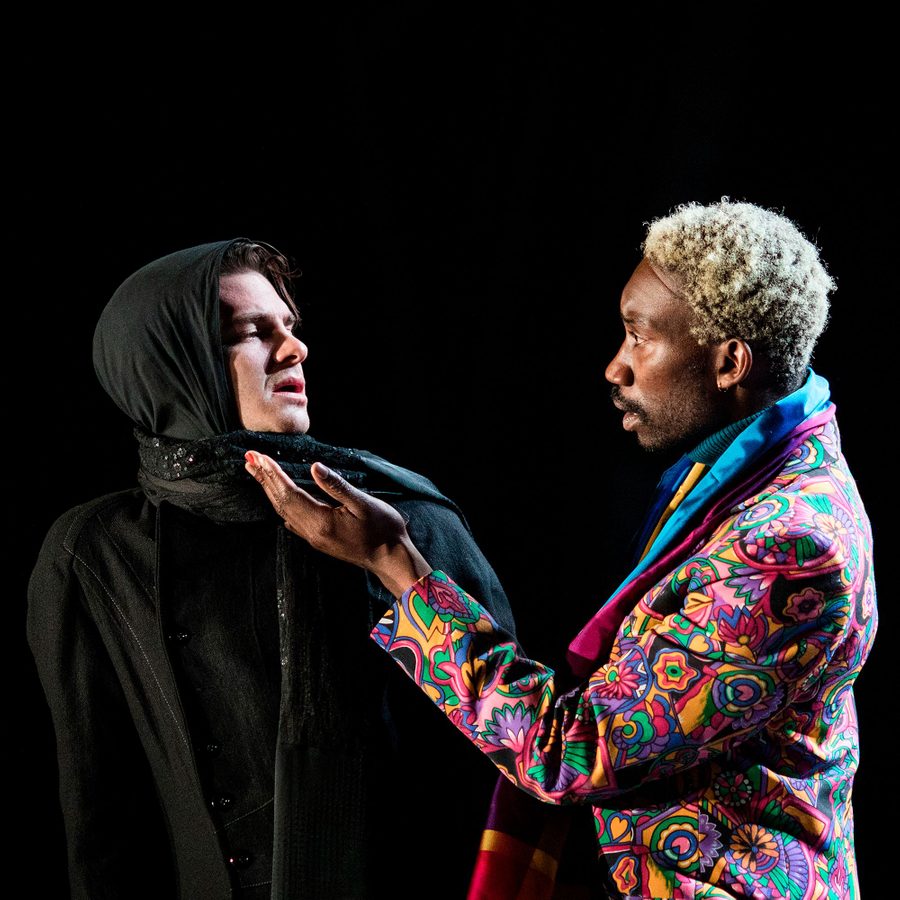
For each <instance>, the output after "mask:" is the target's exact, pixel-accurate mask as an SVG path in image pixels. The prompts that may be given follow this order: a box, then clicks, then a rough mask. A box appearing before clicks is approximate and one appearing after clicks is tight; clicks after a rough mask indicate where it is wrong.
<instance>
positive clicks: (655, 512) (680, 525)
mask: <svg viewBox="0 0 900 900" xmlns="http://www.w3.org/2000/svg"><path fill="white" fill-rule="evenodd" d="M830 402H831V391H830V388H829V385H828V382H827V381H826V380H825V379H824V378H822V377H821V376H820V375H817V374H816V373H815V372H814V371H813V370H812V369H810V370H809V375H808V377H807V379H806V382H805V383H804V384H803V386H802V387H801V388H799V389H798V390H796V391H794V392H793V393H791V394H788V395H787V396H785V397H782V398H781V399H780V400H779V401H778V402H776V403H774V404H773V405H772V406H770V407H769V408H768V409H766V410H763V412H762V413H761V414H760V415H758V416H757V417H756V418H755V419H753V421H752V422H750V424H749V425H748V426H747V427H746V428H745V429H744V430H743V431H741V432H740V434H738V435H737V436H736V437H735V439H734V440H733V441H732V442H731V444H730V445H729V446H728V447H727V448H726V449H725V451H724V452H723V453H722V455H721V456H719V458H718V459H717V460H716V462H715V463H714V464H713V466H712V468H710V470H709V471H708V472H706V473H705V474H704V476H703V478H701V479H700V481H699V482H698V484H697V486H696V487H695V488H694V489H693V490H692V491H691V492H690V493H689V494H688V495H687V497H685V499H684V500H683V501H682V502H681V504H680V505H679V506H678V507H676V509H675V511H674V513H672V516H671V517H670V518H669V520H668V522H666V524H665V526H664V527H663V529H662V530H661V531H660V533H659V534H658V535H657V537H656V540H655V541H654V542H653V545H652V546H651V547H650V549H649V550H648V552H647V554H646V556H644V558H643V559H642V560H640V561H639V562H638V563H637V564H636V565H635V567H634V568H633V569H632V570H631V572H629V573H628V575H627V577H626V578H625V579H624V580H623V581H622V583H621V584H620V585H619V587H617V588H616V590H615V591H614V592H613V594H612V595H611V596H615V594H617V593H618V592H619V591H620V590H621V589H622V588H623V587H624V586H625V585H626V584H628V583H629V582H632V581H633V580H634V579H635V578H636V577H637V576H638V575H639V574H640V573H641V572H643V571H644V570H645V569H647V568H648V567H649V566H651V565H652V564H653V563H654V562H655V561H656V560H657V559H659V557H660V556H662V555H663V553H665V551H666V550H667V549H668V548H669V547H670V546H671V545H672V543H673V542H674V541H675V540H677V539H678V537H679V536H680V535H681V534H682V533H683V532H684V529H685V527H686V526H687V525H688V523H690V522H692V521H694V518H695V516H696V515H697V514H698V513H700V514H702V511H703V510H704V509H707V508H708V507H709V506H710V504H711V503H712V502H713V501H714V500H715V498H716V497H717V496H719V495H720V494H721V493H722V492H723V491H724V489H725V488H727V487H730V486H731V485H732V484H734V483H735V481H736V480H737V479H738V478H739V477H741V476H742V475H743V474H744V473H745V472H746V471H747V470H748V469H749V468H750V466H752V465H753V463H754V462H755V461H756V460H757V459H759V457H760V456H761V455H762V454H763V453H764V452H765V451H767V450H769V449H770V448H771V447H773V446H775V445H776V444H778V443H780V442H781V441H783V440H784V439H785V438H786V437H787V436H788V435H789V434H790V433H791V432H792V431H793V430H794V429H795V428H796V427H797V426H798V425H799V424H800V423H801V422H803V421H804V420H806V419H808V418H809V417H810V416H812V415H815V414H817V413H820V412H822V411H824V410H825V409H826V407H827V406H828V404H829V403H830ZM693 465H694V460H692V459H690V457H689V456H688V455H687V454H685V455H684V456H682V457H681V459H679V460H678V462H676V463H675V464H674V465H672V466H670V467H669V468H668V469H666V471H665V472H664V473H663V474H662V477H661V478H660V480H659V484H658V485H657V489H656V495H655V500H654V502H653V504H652V506H651V508H650V511H649V512H648V514H647V518H646V520H645V522H644V525H643V526H642V532H641V539H640V540H639V541H638V545H637V549H638V552H641V551H642V550H643V548H644V546H645V544H646V540H647V538H648V537H649V535H650V533H651V532H652V530H653V528H654V527H655V525H656V523H657V522H658V521H659V517H660V515H661V514H662V511H663V509H664V508H665V507H666V505H667V504H668V502H669V500H670V499H671V497H672V494H673V493H674V492H675V490H676V488H677V487H678V485H679V484H681V482H682V481H683V480H684V477H685V476H686V475H687V473H688V471H690V469H691V467H692V466H693Z"/></svg>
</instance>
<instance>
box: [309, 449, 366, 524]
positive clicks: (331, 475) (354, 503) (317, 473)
mask: <svg viewBox="0 0 900 900" xmlns="http://www.w3.org/2000/svg"><path fill="white" fill-rule="evenodd" d="M310 471H311V472H312V477H313V481H315V483H316V484H317V485H318V486H319V487H320V488H322V490H323V491H325V493H326V494H328V495H329V496H331V497H334V499H335V500H339V501H340V502H341V503H342V504H343V505H344V506H346V507H347V509H349V510H350V512H353V513H359V512H361V511H362V510H363V509H364V508H365V505H366V503H367V501H368V496H369V495H368V494H366V493H364V492H363V491H361V490H359V488H355V487H353V485H352V484H350V482H349V481H347V480H346V479H345V478H343V477H342V476H341V475H339V474H338V473H337V472H335V471H334V470H333V469H329V468H328V466H326V465H325V464H324V463H320V462H315V463H313V464H312V468H311V469H310Z"/></svg>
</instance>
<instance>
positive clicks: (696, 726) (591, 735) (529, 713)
mask: <svg viewBox="0 0 900 900" xmlns="http://www.w3.org/2000/svg"><path fill="white" fill-rule="evenodd" d="M687 624H688V623H687V622H686V620H685V621H682V622H680V623H679V625H678V628H679V629H680V630H678V631H676V629H675V628H674V627H673V625H672V623H670V622H668V621H667V620H664V619H663V620H660V621H659V623H658V628H655V629H650V630H648V631H647V632H645V633H644V634H642V635H641V636H640V638H634V637H629V638H625V637H623V638H622V640H621V642H620V643H619V644H617V648H616V652H615V653H614V655H613V657H612V658H611V660H610V661H609V662H608V663H606V664H605V665H602V666H600V667H599V668H598V669H597V670H596V671H595V672H594V673H593V674H592V675H591V676H590V678H588V679H587V680H586V681H585V682H583V683H582V684H581V685H580V686H579V687H578V688H577V689H575V690H573V691H568V692H563V691H562V690H561V689H560V687H559V685H558V681H557V679H556V676H555V673H554V671H553V670H552V669H551V668H549V667H547V666H545V665H543V664H541V663H539V662H536V661H535V660H532V659H529V658H527V657H526V656H525V655H524V654H522V653H521V651H520V650H519V648H518V647H517V645H516V643H515V641H514V640H513V639H512V638H511V636H510V635H508V634H505V633H504V632H502V630H500V629H499V628H498V627H497V626H496V623H495V622H494V621H493V619H492V618H491V616H490V615H489V613H487V611H486V610H485V609H484V608H483V607H482V606H480V604H478V603H477V601H475V600H474V599H473V598H471V597H469V596H468V595H467V594H466V593H465V592H464V591H463V590H462V589H461V588H459V586H458V585H456V584H454V583H453V581H452V580H451V579H449V578H448V577H447V576H446V575H444V574H443V573H441V572H434V573H432V574H431V575H430V576H428V577H426V578H424V579H422V580H421V581H420V582H419V583H418V584H416V585H415V586H414V588H413V589H411V590H409V591H407V592H406V593H404V595H403V596H402V597H401V598H400V599H399V601H398V602H397V603H395V604H394V606H393V607H392V608H391V609H390V610H388V612H387V613H386V615H385V617H384V618H383V619H382V621H381V622H380V623H379V625H378V626H377V627H376V629H375V630H374V631H373V633H372V637H373V638H374V639H375V640H376V641H377V642H378V643H379V645H380V646H381V647H382V648H383V649H384V650H386V651H387V652H388V653H389V654H390V655H391V656H392V657H393V658H394V660H395V662H397V663H398V664H399V665H400V666H401V667H402V668H403V669H404V670H405V671H406V673H407V675H409V677H410V678H412V679H413V680H414V681H415V682H416V683H417V684H418V685H419V687H420V688H421V689H422V691H423V692H424V693H425V694H426V695H427V696H428V697H429V698H430V699H431V700H432V702H434V703H435V704H436V705H437V706H438V707H439V708H440V709H442V710H443V712H444V713H445V715H447V717H448V718H449V719H450V720H451V722H453V724H454V725H455V726H456V727H457V728H458V729H459V730H460V731H462V732H463V733H464V734H465V735H466V736H467V737H468V738H469V740H470V741H472V743H473V744H474V745H475V746H476V747H478V749H479V750H481V752H483V753H484V754H485V755H486V756H488V758H489V759H491V761H492V762H493V763H494V764H495V765H496V766H497V767H498V768H499V769H500V770H501V771H502V772H504V773H505V774H506V775H507V776H508V777H509V778H510V779H511V780H513V781H515V782H516V783H517V784H518V785H519V786H520V787H521V788H522V789H523V790H525V791H526V792H528V793H531V794H533V795H534V796H537V797H539V798H540V799H542V800H544V801H547V802H553V803H570V802H584V801H587V802H594V801H597V800H601V799H602V798H604V797H609V796H612V795H615V794H618V793H621V792H623V791H626V790H630V789H632V788H634V787H636V786H638V785H640V784H644V783H646V782H649V781H654V780H656V779H659V778H662V777H667V776H670V775H673V774H675V772H677V771H679V770H681V769H684V768H687V767H690V766H696V765H699V764H702V763H703V762H704V760H706V759H709V758H710V757H711V756H713V755H718V754H721V753H725V752H728V751H729V749H730V748H731V747H732V746H734V745H735V744H736V743H737V742H739V741H741V740H742V739H743V737H744V736H745V735H746V734H749V733H755V732H756V731H757V730H758V729H759V727H760V723H761V722H762V721H764V720H766V719H769V718H771V717H772V716H774V715H775V714H777V713H778V712H779V710H781V709H784V708H785V705H786V704H787V703H788V701H789V696H790V690H791V687H790V683H789V682H782V681H781V680H780V679H779V676H778V674H777V673H776V672H774V671H770V670H766V669H765V668H761V667H760V666H759V665H758V664H748V662H745V661H737V660H734V659H733V658H728V654H726V653H725V652H723V649H722V646H721V645H720V644H719V643H718V642H715V641H712V642H711V641H710V640H709V636H708V635H706V634H705V632H704V631H703V630H698V633H697V635H696V638H697V639H696V640H693V639H692V638H691V635H689V634H686V633H685V628H686V626H687ZM701 637H702V638H703V640H704V641H705V643H704V646H705V647H706V648H707V650H708V653H699V652H696V651H694V650H692V649H689V647H688V646H685V645H691V644H697V645H699V644H700V638H701ZM682 641H683V642H684V643H683V644H682V643H681V642H682ZM745 683H748V684H749V683H752V684H754V685H755V686H756V691H755V692H754V693H753V694H752V695H750V694H748V695H747V697H746V698H745V697H744V695H743V694H742V693H741V692H740V691H738V694H737V695H736V696H732V692H731V691H730V690H727V689H725V690H723V689H722V685H729V686H730V685H736V686H737V685H743V684H745ZM745 699H746V705H744V703H745ZM738 707H739V708H738Z"/></svg>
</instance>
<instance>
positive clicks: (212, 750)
mask: <svg viewBox="0 0 900 900" xmlns="http://www.w3.org/2000/svg"><path fill="white" fill-rule="evenodd" d="M203 752H204V753H205V754H206V755H207V756H218V755H219V754H220V753H221V752H222V745H221V744H217V743H216V742H215V741H210V742H209V743H208V744H205V745H204V747H203Z"/></svg>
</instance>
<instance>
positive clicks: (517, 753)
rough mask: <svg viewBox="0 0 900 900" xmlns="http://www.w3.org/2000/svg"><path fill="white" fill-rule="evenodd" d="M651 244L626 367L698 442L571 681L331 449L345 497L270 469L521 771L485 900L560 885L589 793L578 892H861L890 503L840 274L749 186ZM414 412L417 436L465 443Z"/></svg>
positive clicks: (381, 640) (628, 309)
mask: <svg viewBox="0 0 900 900" xmlns="http://www.w3.org/2000/svg"><path fill="white" fill-rule="evenodd" d="M642 249H643V255H642V258H641V260H640V262H639V263H638V265H637V267H636V268H635V270H634V273H633V274H632V276H631V278H630V279H629V281H628V283H627V284H626V285H625V288H624V290H623V292H622V296H621V301H620V313H621V318H622V323H623V325H624V329H625V338H624V340H623V342H622V345H621V347H620V348H619V350H618V352H617V353H616V355H615V357H614V358H613V360H612V361H611V362H610V363H609V365H608V366H607V369H606V378H607V380H608V381H609V382H611V384H612V386H613V387H612V398H613V403H614V404H615V406H616V407H617V408H618V409H620V410H621V411H622V413H623V419H622V424H623V427H624V428H625V429H626V430H627V431H630V432H633V433H634V434H635V436H636V438H637V440H638V443H639V444H640V445H641V446H642V447H644V448H646V449H648V450H660V449H668V450H672V449H675V448H678V449H680V450H681V451H683V452H682V455H681V456H680V458H679V459H678V461H677V462H676V463H675V464H674V465H672V466H671V467H670V468H669V469H668V470H667V471H666V472H665V473H663V475H662V478H661V479H660V482H659V486H658V491H657V494H656V496H655V498H654V500H653V502H652V504H651V507H650V509H649V511H648V514H647V516H646V519H645V521H644V524H643V529H642V532H641V534H640V539H639V542H638V551H637V554H636V558H635V559H634V560H633V561H632V564H631V568H630V571H629V572H628V574H627V575H626V576H625V578H624V580H623V581H622V582H621V584H620V586H619V587H618V588H617V589H616V590H615V591H614V592H613V594H612V595H611V596H610V597H609V598H608V599H607V600H606V601H605V602H604V603H602V604H601V605H600V607H599V609H598V611H597V612H596V614H595V615H594V616H593V617H592V619H591V620H590V621H589V622H588V623H587V624H586V625H585V626H584V627H583V628H582V629H581V631H580V632H579V633H578V634H577V635H576V637H575V638H574V639H573V640H572V642H571V643H570V645H569V652H568V662H569V665H570V668H571V671H569V672H555V671H554V670H553V669H551V668H550V667H548V666H546V665H543V664H541V663H540V662H537V661H535V660H533V659H530V658H529V657H528V656H527V655H526V654H525V653H523V652H522V651H521V649H520V647H519V646H518V644H517V642H516V640H515V638H514V637H512V636H511V635H510V634H508V633H507V632H506V631H505V630H504V629H503V627H502V626H501V625H499V624H498V623H497V622H496V621H495V619H494V618H493V617H492V616H491V614H490V613H489V612H488V611H487V610H486V609H485V608H484V607H483V605H482V604H481V603H480V602H479V598H477V597H473V596H472V595H471V594H470V593H468V592H467V591H465V590H464V589H463V588H461V587H460V586H459V585H458V584H457V583H456V581H455V580H454V578H453V573H452V572H444V571H440V570H439V569H438V568H437V567H435V566H434V565H433V564H432V562H431V561H430V560H428V559H427V553H424V554H423V552H421V551H420V548H418V547H417V546H416V545H415V542H414V541H413V540H412V539H411V538H410V537H409V535H408V533H407V532H406V530H405V528H404V527H403V521H402V518H400V517H399V516H398V515H397V514H396V512H395V511H393V510H392V509H391V507H390V506H389V505H388V504H385V503H379V502H378V501H377V500H374V499H373V498H371V497H367V496H365V495H364V494H362V493H361V492H359V491H357V490H355V489H354V488H353V486H352V485H350V484H348V483H346V482H345V481H344V480H343V479H341V478H340V476H339V475H338V474H336V473H333V472H331V471H330V470H329V469H328V468H327V467H326V466H322V465H316V466H314V467H313V476H314V478H315V481H316V483H317V484H318V485H320V486H321V487H323V488H324V489H325V490H326V491H327V492H328V493H329V494H330V496H331V498H333V500H338V501H339V502H340V505H339V506H337V507H335V506H334V505H333V503H331V504H324V503H320V502H318V501H316V500H315V499H313V498H312V497H311V496H310V495H309V494H307V493H306V492H304V491H302V490H300V489H298V488H297V487H296V486H295V485H294V484H293V483H292V482H291V480H290V479H289V478H288V477H287V476H286V474H285V473H284V472H283V470H282V469H281V467H279V466H278V465H277V464H276V463H275V461H274V460H272V459H271V458H270V457H268V456H266V455H265V454H250V455H249V456H248V463H247V465H248V468H249V470H250V471H251V472H252V473H253V474H254V475H255V476H256V477H257V479H258V480H259V481H260V482H261V484H262V485H263V488H264V489H265V491H266V493H267V495H268V496H269V499H270V501H271V502H272V504H273V505H274V507H275V509H276V511H278V512H279V514H280V515H281V516H282V518H284V519H285V522H286V524H287V527H288V528H289V529H290V530H291V531H293V532H295V533H296V534H298V535H300V536H301V537H304V538H305V539H306V540H307V541H309V543H310V544H312V546H314V547H317V548H318V549H320V550H323V551H325V552H327V553H329V554H331V555H333V556H336V557H338V558H340V559H343V560H347V561H350V562H354V563H356V564H357V565H359V566H362V567H363V568H365V569H367V570H368V571H370V572H372V573H374V574H375V575H376V576H377V577H378V578H379V579H380V580H381V581H382V583H383V584H384V585H385V586H386V587H387V588H388V590H390V592H391V593H392V594H393V596H394V597H395V601H396V602H395V603H394V604H393V605H392V606H391V608H390V609H389V610H388V611H387V613H386V614H385V616H384V617H383V618H382V619H381V622H380V623H379V624H378V626H376V628H375V629H374V630H373V632H372V638H373V639H374V640H375V641H376V643H378V644H379V646H381V647H382V649H383V650H384V651H385V652H387V653H388V654H390V655H391V656H392V657H393V658H394V660H395V662H397V664H398V665H400V666H401V667H402V668H403V669H404V671H406V673H407V674H408V675H409V677H410V678H411V679H413V680H414V681H415V682H416V683H417V684H418V685H419V686H420V688H421V689H422V690H423V691H424V692H425V693H426V694H427V696H428V697H429V698H430V699H431V700H432V702H433V703H434V704H436V705H437V706H438V707H439V708H440V709H442V710H443V711H444V712H445V713H446V714H447V715H448V717H449V718H450V720H451V721H452V722H453V724H454V725H455V726H456V727H457V728H458V729H459V730H460V731H462V733H463V734H464V735H465V736H466V737H467V738H468V739H469V740H470V741H471V742H472V744H473V745H474V746H475V747H477V748H478V749H479V750H480V751H481V752H482V753H483V754H485V755H486V756H487V757H488V758H489V759H491V760H492V761H493V762H494V764H495V765H496V766H497V768H498V769H499V771H500V773H501V775H502V777H501V778H500V780H499V783H498V790H497V792H496V795H495V802H494V807H493V810H492V813H491V818H490V821H489V822H488V828H487V829H486V831H485V835H484V839H483V842H482V852H481V854H480V858H479V862H478V865H477V867H476V870H475V872H474V875H473V878H472V881H471V888H470V893H469V897H470V898H472V900H474V898H484V900H487V898H506V897H509V898H512V897H516V898H520V900H521V898H525V897H528V898H539V897H542V898H549V897H559V896H562V893H561V885H560V883H559V880H558V879H557V877H556V876H557V873H558V871H560V870H557V868H556V865H555V861H556V858H557V857H560V858H563V859H564V858H565V844H564V842H563V841H562V840H561V838H560V835H561V830H560V827H559V825H560V817H559V815H557V814H554V815H551V814H550V813H551V811H554V810H555V811H556V812H557V813H558V812H559V811H560V810H566V809H578V808H584V807H588V808H589V809H590V810H591V812H592V814H593V819H594V826H595V839H596V849H597V851H598V853H597V856H598V857H599V859H600V861H601V864H602V868H603V870H604V872H603V875H604V877H602V878H598V877H597V876H596V874H595V876H594V877H595V883H594V884H593V885H590V884H585V886H584V887H585V890H586V891H588V893H581V894H569V893H566V894H565V896H595V895H597V894H598V893H599V891H600V890H601V888H600V886H599V885H598V884H597V883H596V882H597V881H601V882H605V884H604V885H603V889H605V890H606V891H607V892H608V894H609V895H610V896H618V897H626V898H663V897H667V898H681V900H687V898H693V900H699V898H729V897H760V898H762V897H765V898H788V897H789V898H800V897H821V898H825V897H828V898H855V897H857V896H858V893H859V888H858V879H857V873H856V864H855V856H854V838H853V814H852V807H851V792H852V785H853V778H854V774H855V772H856V769H857V765H858V762H859V738H858V728H857V717H856V710H855V705H854V697H853V686H854V682H855V680H856V678H857V676H858V674H859V672H860V670H861V668H862V666H863V664H864V663H865V661H866V659H867V657H868V655H869V652H870V650H871V647H872V643H873V640H874V637H875V632H876V627H877V606H876V595H875V581H874V574H873V561H872V532H871V528H870V524H869V520H868V517H867V515H866V511H865V508H864V506H863V503H862V500H861V499H860V496H859V493H858V491H857V487H856V484H855V482H854V479H853V477H852V475H851V472H850V469H849V468H848V465H847V462H846V460H845V458H844V456H843V453H842V451H841V443H840V435H839V431H838V427H837V421H836V418H835V404H834V403H833V402H832V401H831V399H830V395H829V387H828V383H827V381H825V379H823V378H822V377H821V376H819V375H818V374H816V373H815V372H814V371H813V370H812V369H811V368H810V360H811V357H812V351H813V348H814V346H815V343H816V340H817V339H818V337H819V335H820V334H821V332H822V330H823V328H824V327H825V324H826V321H827V318H828V310H829V301H828V296H829V293H830V292H831V291H832V290H833V289H834V287H835V284H834V281H833V279H832V278H831V276H830V275H829V274H828V272H827V270H826V268H825V266H824V264H823V263H822V261H821V260H820V258H819V253H818V250H817V248H816V247H815V246H814V245H813V244H812V243H811V242H810V241H809V240H808V239H807V238H806V237H804V236H803V234H802V233H801V232H800V229H799V228H798V227H797V226H796V225H795V224H794V223H793V222H791V221H790V220H789V219H787V218H786V217H785V216H784V215H782V214H780V213H777V212H773V211H770V210H767V209H764V208H762V207H759V206H756V205H754V204H751V203H745V202H732V201H730V200H728V199H727V198H725V199H723V200H722V201H720V202H717V203H713V204H710V205H706V206H704V205H700V204H696V203H692V204H686V205H683V206H681V207H679V208H677V209H676V210H674V211H673V212H672V213H671V214H670V215H667V216H664V217H662V218H660V219H657V220H656V221H653V222H651V223H650V225H649V227H648V230H647V233H646V236H645V240H644V243H643V247H642ZM416 424H417V423H411V429H410V440H411V441H412V440H418V441H422V440H424V439H426V438H425V435H426V434H427V435H428V438H427V439H429V440H430V439H432V436H434V435H438V436H439V435H440V431H441V428H440V421H439V420H436V419H435V418H434V417H431V419H430V420H429V428H428V430H427V432H425V431H422V430H421V429H419V428H417V427H416ZM417 449H418V450H421V448H417ZM549 467H550V469H551V472H552V473H553V474H554V475H555V476H556V477H557V478H558V480H559V481H560V482H565V481H566V480H567V477H568V476H569V474H570V473H569V471H568V469H567V467H566V464H565V460H559V461H553V460H551V461H550V466H549ZM549 527H552V526H549ZM590 562H591V561H590V560H587V559H586V560H577V559H575V560H573V559H567V560H561V561H560V563H561V564H560V585H559V596H558V597H548V598H547V606H546V609H545V610H543V611H542V610H538V611H537V615H543V616H546V617H547V618H548V619H549V618H552V616H553V607H554V604H557V603H559V602H560V600H564V598H565V596H566V593H567V592H568V591H570V590H572V589H575V590H577V591H578V592H579V593H583V592H584V591H585V590H589V589H590V583H591V579H592V575H591V568H590ZM523 564H527V563H523ZM573 676H574V678H575V679H576V681H575V684H576V686H575V687H574V688H571V689H570V685H571V684H572V683H573V682H572V681H571V678H572V677H573ZM526 801H527V802H526ZM542 820H543V821H544V822H546V823H550V824H551V825H552V827H544V826H543V825H542V824H541V823H542ZM529 845H532V849H531V850H529V849H528V847H529ZM434 852H435V855H437V854H439V853H440V852H441V851H440V850H436V851H434ZM583 855H584V854H583ZM586 855H587V856H591V855H592V854H590V853H588V854H586ZM445 862H446V860H445ZM569 871H571V870H569ZM591 890H592V891H593V893H590V891H591Z"/></svg>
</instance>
